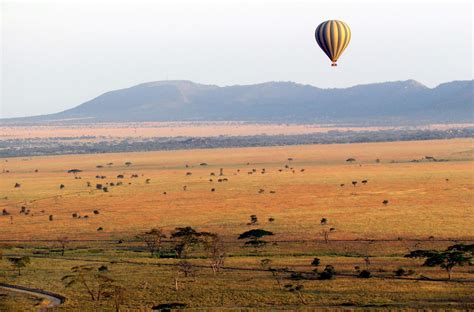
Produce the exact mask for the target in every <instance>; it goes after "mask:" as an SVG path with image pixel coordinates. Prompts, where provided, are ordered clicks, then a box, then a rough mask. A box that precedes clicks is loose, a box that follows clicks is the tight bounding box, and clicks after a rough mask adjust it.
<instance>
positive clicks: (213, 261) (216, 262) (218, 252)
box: [204, 234, 227, 274]
mask: <svg viewBox="0 0 474 312" xmlns="http://www.w3.org/2000/svg"><path fill="white" fill-rule="evenodd" d="M204 244H205V248H206V250H207V252H208V256H209V261H210V265H211V269H212V272H214V274H217V273H219V271H220V269H221V267H222V266H223V265H224V261H225V258H226V257H227V254H226V251H225V246H224V242H223V241H222V239H221V238H220V237H219V235H217V234H212V235H211V236H209V238H208V239H206V241H205V243H204Z"/></svg>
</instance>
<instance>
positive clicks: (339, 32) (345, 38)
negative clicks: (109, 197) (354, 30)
mask: <svg viewBox="0 0 474 312" xmlns="http://www.w3.org/2000/svg"><path fill="white" fill-rule="evenodd" d="M314 36H315V37H316V42H317V43H318V45H319V47H320V48H321V50H323V51H324V53H326V55H327V56H328V57H329V59H330V60H331V61H332V66H337V64H336V62H337V60H338V59H339V57H340V56H341V54H342V52H343V51H344V50H345V49H346V48H347V45H348V44H349V41H351V30H350V28H349V26H348V25H347V24H346V23H344V22H342V21H338V20H329V21H325V22H322V23H321V24H319V26H318V27H317V28H316V32H315V34H314Z"/></svg>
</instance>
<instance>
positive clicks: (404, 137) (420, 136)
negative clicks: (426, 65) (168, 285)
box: [0, 128, 474, 173]
mask: <svg viewBox="0 0 474 312" xmlns="http://www.w3.org/2000/svg"><path fill="white" fill-rule="evenodd" d="M472 137H474V129H473V128H461V129H448V130H379V131H358V132H356V131H337V130H334V131H330V132H328V133H312V134H297V135H253V136H216V137H212V136H209V137H155V138H116V139H113V140H111V139H110V138H106V137H95V136H84V137H55V138H34V139H6V140H0V157H19V156H41V155H63V154H90V153H92V154H93V153H115V152H142V151H162V150H163V151H166V150H181V149H183V150H186V149H196V148H221V147H254V146H281V145H300V144H333V143H335V144H336V143H362V142H392V141H411V140H435V139H453V138H472ZM72 173H74V172H72Z"/></svg>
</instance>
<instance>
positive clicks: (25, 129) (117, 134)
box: [0, 122, 474, 140]
mask: <svg viewBox="0 0 474 312" xmlns="http://www.w3.org/2000/svg"><path fill="white" fill-rule="evenodd" d="M473 126H474V125H473V124H431V125H425V126H402V127H400V126H398V127H396V126H367V127H363V126H350V125H346V126H344V125H333V124H321V125H320V124H281V123H280V124H275V123H249V122H139V123H102V124H97V123H96V124H74V123H72V124H71V123H59V124H56V125H55V124H49V125H28V126H22V125H3V126H1V125H0V140H5V139H24V138H55V137H67V138H81V137H91V136H93V137H101V138H127V137H129V138H150V137H178V136H185V137H191V136H192V137H213V136H221V135H225V136H246V135H261V134H267V135H280V134H285V135H297V134H309V133H324V132H329V131H377V130H391V129H419V130H426V129H430V130H446V129H452V128H471V127H473Z"/></svg>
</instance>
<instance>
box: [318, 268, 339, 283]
mask: <svg viewBox="0 0 474 312" xmlns="http://www.w3.org/2000/svg"><path fill="white" fill-rule="evenodd" d="M334 275H336V271H335V270H334V267H333V266H332V265H326V267H325V268H324V271H322V272H321V273H319V276H318V279H319V280H330V279H333V278H334Z"/></svg>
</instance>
